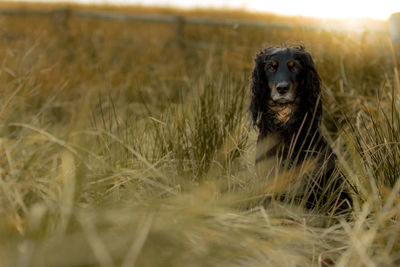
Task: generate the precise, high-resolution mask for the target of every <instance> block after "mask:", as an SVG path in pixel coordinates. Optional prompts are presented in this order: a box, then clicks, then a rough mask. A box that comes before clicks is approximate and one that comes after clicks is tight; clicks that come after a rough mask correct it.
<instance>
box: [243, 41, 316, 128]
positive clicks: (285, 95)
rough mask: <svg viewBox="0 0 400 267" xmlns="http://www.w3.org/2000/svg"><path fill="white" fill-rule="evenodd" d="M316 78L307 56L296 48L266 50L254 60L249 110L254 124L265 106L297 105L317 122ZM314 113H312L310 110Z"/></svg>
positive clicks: (311, 62)
mask: <svg viewBox="0 0 400 267" xmlns="http://www.w3.org/2000/svg"><path fill="white" fill-rule="evenodd" d="M319 94H320V78H319V76H318V73H317V71H316V70H315V67H314V62H313V60H312V58H311V56H310V54H309V53H308V52H307V51H305V49H304V48H303V47H301V46H299V47H297V46H296V47H286V46H284V47H269V48H267V49H265V50H263V51H262V52H260V53H259V54H257V56H256V58H255V66H254V69H253V72H252V81H251V95H252V102H251V106H250V111H251V113H252V118H253V122H254V124H256V125H257V120H258V118H259V116H260V115H261V114H262V113H265V112H266V111H267V109H268V106H269V105H271V103H272V104H273V105H278V106H280V107H284V106H285V105H292V104H294V103H295V104H296V105H301V106H302V107H304V108H303V109H304V110H305V112H310V113H311V114H309V116H312V115H313V114H316V115H315V116H316V119H317V120H319V117H320V113H321V112H322V111H321V106H320V103H319V101H318V98H319ZM315 110H316V111H317V112H316V113H314V111H315Z"/></svg>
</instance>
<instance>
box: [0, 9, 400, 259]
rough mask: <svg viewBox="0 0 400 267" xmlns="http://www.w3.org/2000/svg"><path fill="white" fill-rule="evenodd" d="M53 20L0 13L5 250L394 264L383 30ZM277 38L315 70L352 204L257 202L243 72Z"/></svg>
mask: <svg viewBox="0 0 400 267" xmlns="http://www.w3.org/2000/svg"><path fill="white" fill-rule="evenodd" d="M132 11H135V10H134V9H132ZM139 11H140V12H144V11H143V9H139ZM146 12H148V13H151V10H147V11H146ZM157 12H161V11H159V10H158V11H157ZM162 12H167V13H173V12H177V11H173V10H163V11H162ZM179 12H182V11H179ZM197 12H198V13H196V12H195V11H190V12H187V13H183V15H186V16H189V15H199V14H200V15H202V16H206V15H207V14H208V13H207V12H206V11H197ZM209 15H210V16H213V17H219V16H232V17H239V18H241V17H245V18H249V17H251V16H252V15H251V14H245V13H243V14H241V13H240V12H236V13H233V14H227V12H225V13H218V12H216V11H212V12H211V11H210V13H209ZM254 16H256V15H254ZM257 18H258V19H260V18H261V19H262V18H263V17H262V16H261V15H260V14H257ZM265 19H266V20H274V21H275V22H282V23H286V22H290V23H301V20H300V19H294V18H284V17H282V18H281V17H276V16H266V17H265ZM52 22H53V21H52V20H51V19H48V18H44V17H28V18H27V17H24V18H23V17H1V18H0V62H1V65H0V84H1V95H0V120H1V123H0V151H1V153H0V192H1V193H0V201H1V202H0V203H1V206H0V235H1V237H2V242H1V244H0V262H1V266H133V265H137V266H232V265H233V266H237V265H242V266H310V265H311V266H325V265H327V264H328V265H329V264H330V263H334V264H336V265H338V266H349V265H352V266H364V265H367V266H396V265H399V264H400V240H399V236H400V235H399V232H400V224H399V222H398V220H399V212H400V196H399V190H400V182H399V179H398V176H399V172H400V168H399V166H400V165H399V163H400V162H399V161H400V147H399V144H400V143H399V142H400V113H399V108H398V105H399V103H400V97H399V93H400V85H399V75H398V73H397V71H396V69H395V66H394V63H393V58H392V53H391V49H390V36H389V34H388V32H387V31H385V30H383V31H379V32H377V31H369V30H368V28H365V30H364V31H362V32H330V31H326V30H323V29H321V30H318V31H314V30H307V29H305V28H303V27H302V26H301V25H302V24H298V25H299V27H295V28H293V29H286V30H283V29H281V28H275V27H270V28H265V29H264V28H249V27H238V28H236V27H235V28H229V27H216V26H215V27H210V26H200V25H196V26H193V25H186V26H185V28H184V40H183V41H184V46H183V47H181V48H179V47H177V46H176V45H175V44H174V28H173V26H172V25H168V24H159V23H135V22H118V21H99V20H89V19H82V18H80V19H79V18H74V17H72V18H71V19H70V20H69V21H68V25H67V26H68V34H66V33H65V32H63V31H61V30H59V29H57V28H55V26H54V25H53V24H52ZM307 23H317V22H313V21H308V22H307ZM285 42H288V43H295V42H302V43H304V44H305V45H306V47H307V48H308V50H309V51H310V52H311V53H312V55H313V58H314V60H315V62H316V65H317V68H318V70H319V72H320V74H321V77H322V80H323V91H324V95H323V100H324V108H325V113H324V130H325V132H326V134H327V135H328V136H330V139H331V142H332V146H333V147H334V148H335V150H336V153H337V154H338V156H339V165H340V168H341V170H342V171H343V173H345V174H346V176H347V177H348V178H349V182H350V183H351V184H352V185H353V186H354V188H355V189H356V191H355V192H354V196H353V197H354V202H355V209H354V212H352V213H351V214H350V215H348V218H350V220H347V221H346V220H344V218H341V217H337V216H334V215H332V214H326V213H324V212H317V211H306V210H304V209H303V208H302V207H299V206H295V205H294V204H291V203H279V202H276V201H272V203H270V204H269V205H267V206H264V205H262V204H263V203H264V198H265V195H266V194H268V191H267V190H268V189H266V188H265V186H263V185H264V184H263V183H264V182H263V181H262V180H260V179H259V178H258V177H257V176H256V174H255V170H254V164H253V162H254V147H255V138H256V132H255V130H254V129H253V128H252V127H251V125H250V119H249V117H248V113H247V106H248V78H249V75H250V72H251V68H252V64H253V63H252V59H253V57H254V55H255V53H256V52H257V51H259V50H260V49H262V48H263V47H265V46H267V45H276V44H281V43H285Z"/></svg>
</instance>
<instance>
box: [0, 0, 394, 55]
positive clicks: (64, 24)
mask: <svg viewBox="0 0 400 267" xmlns="http://www.w3.org/2000/svg"><path fill="white" fill-rule="evenodd" d="M0 16H47V17H51V18H52V19H53V21H54V25H55V28H56V29H57V31H62V32H65V33H68V19H69V18H71V17H72V16H75V17H81V18H87V19H101V20H107V19H109V20H118V21H135V22H153V23H154V22H156V23H157V22H161V23H171V24H173V25H174V28H175V42H176V43H177V44H178V45H179V46H181V45H182V40H183V29H184V26H185V25H186V24H192V25H205V26H207V25H208V26H225V27H233V28H238V27H259V28H275V29H276V28H281V29H286V30H294V29H299V28H300V29H302V30H317V31H319V30H321V27H312V26H304V25H303V26H297V25H293V24H284V23H269V22H268V23H267V22H260V21H250V20H233V19H210V18H199V17H183V16H173V15H140V14H121V13H115V12H104V11H83V10H73V9H69V8H59V9H53V10H25V9H12V10H0ZM390 31H391V35H392V41H393V48H394V53H395V54H396V55H397V57H400V13H395V14H393V15H392V16H391V18H390Z"/></svg>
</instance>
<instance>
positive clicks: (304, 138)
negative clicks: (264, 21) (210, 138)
mask: <svg viewBox="0 0 400 267" xmlns="http://www.w3.org/2000/svg"><path fill="white" fill-rule="evenodd" d="M320 93H321V86H320V77H319V75H318V73H317V71H316V69H315V66H314V62H313V60H312V58H311V56H310V54H309V53H308V52H307V51H305V49H304V47H302V46H295V47H286V46H281V47H269V48H267V49H265V50H264V51H262V52H260V53H259V54H257V56H256V58H255V66H254V70H253V72H252V80H251V105H250V112H251V115H252V119H253V124H254V125H255V126H256V127H257V128H258V129H259V136H258V140H257V158H256V164H257V165H258V166H260V165H261V164H260V163H262V162H263V161H268V160H270V159H271V158H275V159H280V161H279V163H278V164H277V165H278V168H281V169H295V168H296V167H298V166H300V165H301V164H303V163H304V162H306V161H308V160H313V161H314V162H316V164H314V165H316V166H315V169H316V170H315V171H313V174H312V178H311V179H312V181H311V182H308V183H307V184H308V189H307V188H306V187H304V186H303V188H302V189H301V190H300V191H301V192H300V194H301V195H302V197H303V198H304V197H305V198H306V201H307V202H306V206H307V207H308V208H312V207H315V206H323V205H326V203H321V202H326V201H327V200H328V199H330V198H329V196H328V194H327V193H328V192H331V193H332V192H335V194H336V195H337V196H339V198H336V201H335V203H336V204H335V205H336V206H338V204H339V206H340V205H342V208H344V207H348V206H350V205H351V204H349V203H351V198H350V197H349V195H348V194H347V193H346V192H345V191H343V186H344V183H343V182H342V181H343V179H336V180H335V181H333V180H332V179H330V178H331V176H332V174H333V173H335V161H336V156H335V154H334V153H333V152H332V149H331V147H330V146H329V145H328V143H327V141H326V139H325V138H324V137H323V136H322V134H321V131H320V127H319V125H320V122H321V117H322V104H321V101H320ZM268 138H270V139H271V138H272V139H273V140H274V141H271V142H268V145H266V143H265V140H268ZM310 185H312V186H310ZM331 202H332V201H331ZM330 205H331V206H332V205H333V204H332V203H330Z"/></svg>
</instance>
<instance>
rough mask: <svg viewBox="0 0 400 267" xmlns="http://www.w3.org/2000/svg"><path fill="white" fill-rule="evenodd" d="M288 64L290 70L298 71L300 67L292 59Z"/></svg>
mask: <svg viewBox="0 0 400 267" xmlns="http://www.w3.org/2000/svg"><path fill="white" fill-rule="evenodd" d="M287 65H288V68H289V70H291V71H298V70H299V69H300V67H299V66H298V65H297V64H296V63H294V62H293V61H290V62H289V63H288V64H287Z"/></svg>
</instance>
